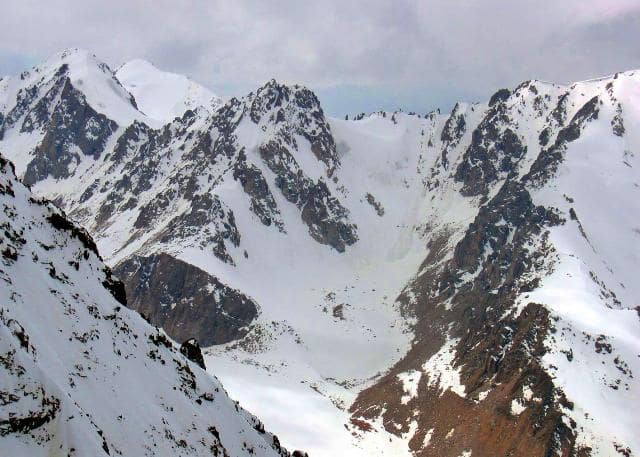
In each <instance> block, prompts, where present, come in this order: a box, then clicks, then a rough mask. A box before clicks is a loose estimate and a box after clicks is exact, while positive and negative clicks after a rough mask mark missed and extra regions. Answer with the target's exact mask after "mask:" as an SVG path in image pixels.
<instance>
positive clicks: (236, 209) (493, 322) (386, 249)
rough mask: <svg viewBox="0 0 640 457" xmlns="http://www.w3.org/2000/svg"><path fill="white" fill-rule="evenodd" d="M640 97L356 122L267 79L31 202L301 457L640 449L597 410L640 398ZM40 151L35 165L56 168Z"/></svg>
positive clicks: (608, 93)
mask: <svg viewBox="0 0 640 457" xmlns="http://www.w3.org/2000/svg"><path fill="white" fill-rule="evenodd" d="M639 85H640V83H639V81H638V75H637V74H636V73H635V72H627V73H621V74H618V75H615V76H612V77H609V78H604V79H602V80H596V81H588V82H584V83H578V84H576V85H573V86H570V87H565V86H559V85H554V84H548V83H542V82H539V81H533V82H526V83H523V84H521V85H520V86H518V87H517V88H516V89H514V90H513V91H511V90H506V89H505V90H501V91H498V92H497V93H496V94H495V95H494V96H493V97H492V98H491V100H490V101H489V102H488V103H486V104H472V105H468V104H462V103H461V104H458V105H456V107H455V108H454V110H453V111H452V113H450V114H449V115H441V114H439V113H430V114H428V115H426V116H416V115H406V114H402V113H377V114H373V115H371V116H369V117H366V118H363V119H361V120H358V121H351V122H349V121H342V120H336V119H327V118H326V117H325V116H324V113H323V112H322V108H321V107H320V105H319V103H318V101H317V99H316V98H315V96H314V95H313V93H311V92H310V91H308V90H307V89H305V88H302V87H299V86H284V85H281V84H278V83H277V82H275V81H271V82H269V83H267V84H265V85H264V86H263V87H261V88H260V89H258V90H257V91H256V92H254V93H251V94H248V95H247V96H246V97H243V98H241V99H231V100H229V101H227V102H226V103H225V104H224V105H222V106H221V107H220V108H218V109H217V110H215V111H213V112H211V113H208V112H206V111H202V110H198V111H196V112H194V113H192V112H189V113H186V114H185V115H184V116H182V117H181V118H179V119H175V120H172V122H170V123H168V124H166V125H164V126H163V127H161V128H153V126H149V125H148V123H147V124H145V121H144V120H141V121H138V122H135V123H133V124H130V125H129V126H128V127H126V128H121V129H119V130H118V132H116V133H115V134H114V135H113V136H112V137H111V141H110V142H109V143H108V144H105V145H104V149H103V151H102V152H103V153H101V154H99V155H98V156H97V157H95V158H87V157H84V158H82V157H81V158H82V160H80V161H79V163H80V165H79V166H78V167H77V168H75V169H73V170H71V171H70V172H68V173H58V174H55V173H50V174H49V175H45V176H43V174H42V173H40V174H36V177H37V179H36V180H35V181H34V189H35V190H36V191H37V192H39V193H42V194H45V195H48V196H50V197H52V198H56V200H57V201H58V202H59V203H60V204H61V205H63V206H64V207H65V209H67V210H68V211H69V212H70V214H71V215H72V217H74V218H75V219H76V220H78V221H80V222H81V223H82V224H83V225H85V226H86V227H87V228H88V229H89V230H90V231H91V232H92V233H93V234H94V236H95V237H96V240H97V243H98V245H99V247H100V249H101V252H103V253H104V254H105V256H106V258H107V261H108V262H109V263H110V264H111V265H114V266H116V268H117V271H118V274H119V275H120V276H122V278H123V279H124V280H125V282H126V284H127V290H128V292H129V294H130V296H131V298H132V301H131V305H132V306H134V307H136V309H140V310H143V309H144V310H145V313H148V310H151V311H152V314H151V315H150V317H151V319H152V320H153V321H155V322H164V323H165V324H163V325H166V326H167V328H168V329H170V331H171V332H172V334H173V335H174V336H176V337H177V338H180V339H186V338H188V337H190V336H196V337H197V338H198V339H200V340H202V341H208V343H207V344H210V343H211V344H214V343H224V344H222V345H216V346H213V347H211V348H209V349H208V350H207V351H206V353H207V355H206V357H207V360H208V362H209V364H210V365H211V366H215V367H216V368H215V371H216V373H217V374H218V375H219V376H220V377H221V378H222V379H223V381H224V383H225V386H227V387H228V388H229V389H230V391H231V393H232V394H233V395H234V396H237V397H238V398H241V399H242V401H243V404H246V405H247V407H249V408H250V409H251V410H252V411H254V412H257V413H259V415H260V416H261V417H263V418H264V420H265V421H267V422H268V423H269V424H272V427H273V429H274V431H276V432H278V433H279V434H280V435H281V437H282V438H283V442H286V443H287V444H289V443H290V444H292V445H293V446H296V447H304V448H306V449H308V450H310V451H312V452H313V454H314V455H377V454H384V455H409V453H411V452H412V453H414V454H416V455H438V456H447V455H452V456H458V455H461V454H463V453H467V454H468V453H469V452H472V453H473V455H476V456H478V455H480V456H482V455H503V454H508V453H512V454H515V455H532V456H533V455H536V456H537V455H548V454H552V453H554V452H564V453H565V454H567V455H571V454H574V455H577V454H578V453H579V452H582V453H583V454H585V453H587V449H586V448H585V446H590V447H591V448H592V449H591V454H592V455H593V456H596V455H611V453H612V452H616V451H615V449H616V447H617V448H619V449H621V450H622V452H626V448H627V447H629V449H630V451H629V452H637V448H638V445H637V443H636V442H635V441H634V435H633V433H632V432H633V430H634V429H635V428H637V420H636V419H635V417H634V416H633V415H632V414H630V413H627V412H625V411H624V409H623V408H621V407H619V406H616V407H615V411H616V414H617V416H618V420H617V422H616V428H615V429H613V430H612V429H611V428H610V426H608V425H607V421H606V419H605V418H604V417H603V411H606V410H607V407H606V405H622V404H624V403H625V402H626V403H629V402H633V401H634V399H637V395H638V394H637V389H638V387H637V385H636V384H637V383H636V384H634V381H633V378H631V376H632V375H633V372H634V371H636V372H637V370H638V367H637V366H636V365H637V357H636V356H637V354H638V353H639V352H640V343H639V341H638V334H639V332H638V318H637V314H636V311H634V307H635V306H637V304H638V302H639V301H640V299H639V296H640V293H639V291H638V290H637V288H636V287H635V286H634V281H633V272H634V271H635V270H637V266H638V265H639V264H640V261H639V255H638V246H639V243H638V239H637V237H638V235H637V227H635V225H634V224H635V218H634V215H635V214H638V209H639V208H638V207H637V201H638V199H637V191H638V190H637V189H638V174H637V169H638V168H637V165H636V160H637V159H635V156H634V150H635V149H636V148H637V145H638V144H639V138H638V129H637V123H638V108H637V107H638V106H640V97H639V94H638V87H639ZM594 97H596V98H595V101H594ZM143 111H144V110H143ZM7 132H8V134H11V135H16V136H19V137H22V136H23V133H22V132H18V133H16V129H15V127H12V126H11V125H8V126H7ZM25 145H26V146H24V148H23V149H22V150H20V151H19V152H20V153H21V155H20V157H22V158H23V159H24V160H25V161H27V164H22V167H23V169H24V167H26V168H29V167H28V164H29V161H33V160H35V159H36V158H37V157H40V156H41V155H42V154H39V153H38V152H37V151H34V150H29V147H28V145H27V144H26V143H25ZM64 151H65V148H62V152H64ZM64 157H65V155H64V154H60V155H58V154H57V153H56V154H50V155H49V156H48V162H47V163H48V164H49V165H52V164H56V163H57V162H58V161H59V160H60V158H62V159H64ZM64 163H65V160H62V165H64ZM32 168H33V166H32ZM40 168H42V167H40ZM49 168H50V169H53V170H58V169H59V168H60V166H50V167H49ZM45 169H46V167H45ZM621 195H623V196H625V198H621V197H620V196H621ZM613 221H616V223H614V222H613ZM636 225H637V224H636ZM618 240H621V241H618ZM622 246H624V249H622V248H621V247H622ZM621 249H622V250H623V253H622V254H621V253H620V250H621ZM569 275H570V276H569ZM163 284H167V287H166V288H165V287H160V286H161V285H163ZM585 316H593V317H587V318H585ZM207 318H209V319H212V320H213V321H214V322H224V327H225V331H224V332H220V331H218V330H216V331H213V330H210V329H207V328H203V326H202V325H197V324H199V323H201V322H203V321H204V320H205V319H207ZM585 319H587V320H585ZM605 323H609V324H610V325H606V326H605V325H604V324H605ZM596 324H598V325H596ZM205 327H207V326H205ZM574 333H575V335H576V336H575V337H574V336H573V335H574ZM576 339H579V340H580V343H578V341H577V340H576ZM601 362H605V363H604V364H603V363H601ZM594 365H597V366H598V367H601V370H600V368H599V369H598V370H594V369H593V367H594ZM576 367H583V368H580V369H583V370H590V371H589V373H590V374H591V373H598V375H597V376H589V377H586V376H583V377H582V378H577V377H575V376H572V375H571V373H572V371H573V370H577V368H576ZM623 375H624V376H623ZM585 379H587V380H588V382H586V381H585ZM625 383H626V384H625ZM609 385H611V386H613V387H607V386H609ZM291 398H295V399H296V402H295V405H292V404H291V403H290V402H289V401H288V399H291ZM571 408H573V409H571ZM585 414H588V415H589V417H591V418H592V419H589V420H587V419H585ZM572 421H573V422H572ZM618 423H619V424H620V425H619V426H618V425H617V424H618ZM487 424H490V428H486V427H487ZM491 427H492V428H491ZM498 438H499V439H498ZM587 455H588V453H587Z"/></svg>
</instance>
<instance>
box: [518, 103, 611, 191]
mask: <svg viewBox="0 0 640 457" xmlns="http://www.w3.org/2000/svg"><path fill="white" fill-rule="evenodd" d="M560 103H562V101H561V102H560ZM560 103H559V105H560ZM599 106H600V100H599V98H598V96H595V97H593V98H592V99H591V100H589V101H588V102H587V103H585V104H584V105H583V106H582V107H581V108H580V109H579V110H578V112H576V114H575V115H574V116H573V118H571V121H570V122H569V124H568V125H567V126H565V127H564V128H562V129H561V130H560V132H558V135H557V137H556V140H555V141H554V143H553V144H552V145H551V146H549V147H548V148H547V149H543V150H542V152H541V153H540V154H539V155H538V157H537V159H536V160H535V162H534V163H533V165H532V166H531V169H530V170H529V173H528V174H527V175H526V176H525V181H527V182H530V183H533V184H534V185H542V184H544V183H545V182H547V181H548V180H549V179H550V178H551V177H552V176H554V175H555V173H556V171H557V170H558V166H559V165H560V164H561V163H562V161H563V160H564V153H565V151H566V149H567V144H568V143H570V142H572V141H575V140H577V139H578V138H579V137H580V133H581V132H582V129H583V128H584V126H585V125H586V124H587V123H588V122H590V121H592V120H594V119H598V113H599V111H600V109H599Z"/></svg>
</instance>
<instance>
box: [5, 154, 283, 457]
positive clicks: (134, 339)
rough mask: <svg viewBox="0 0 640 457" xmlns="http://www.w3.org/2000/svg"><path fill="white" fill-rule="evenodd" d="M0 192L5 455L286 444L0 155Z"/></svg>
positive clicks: (188, 451)
mask: <svg viewBox="0 0 640 457" xmlns="http://www.w3.org/2000/svg"><path fill="white" fill-rule="evenodd" d="M0 203H1V206H2V211H0V226H1V227H2V230H3V237H2V238H0V250H1V252H2V257H1V259H0V283H1V284H2V287H0V380H1V383H0V400H1V408H0V448H1V449H2V454H3V455H15V456H18V455H29V456H40V455H41V456H50V455H82V456H104V455H157V456H161V455H164V456H176V455H184V456H187V455H188V456H194V455H202V456H205V455H220V456H222V455H225V456H232V455H233V456H235V455H237V456H241V455H242V456H249V455H264V456H289V455H290V454H289V453H288V452H287V451H286V450H285V449H283V448H281V447H280V444H279V441H278V439H277V437H275V436H274V435H271V434H270V433H267V432H265V430H264V425H263V424H262V423H261V422H260V421H259V420H258V419H256V418H255V417H254V416H252V415H250V414H249V413H247V412H246V411H244V410H243V409H241V408H240V407H239V406H238V404H237V403H236V402H234V401H233V400H231V399H230V398H229V397H228V395H227V393H226V391H225V390H224V389H223V388H222V385H221V384H220V382H219V381H218V380H217V379H215V378H214V377H212V376H210V375H209V374H207V373H206V372H205V371H204V370H203V369H202V368H200V367H199V366H198V365H197V364H196V363H194V362H192V361H190V360H189V359H187V358H186V357H185V355H183V353H186V354H187V355H189V352H188V351H184V349H191V351H192V353H194V354H197V348H196V346H194V345H193V344H192V345H191V346H189V345H183V346H182V347H178V346H176V344H175V343H174V342H173V341H172V340H171V339H169V338H168V337H167V336H166V334H165V333H164V332H163V331H162V330H159V329H158V328H156V327H153V326H151V325H150V324H148V323H147V322H145V321H144V320H143V319H142V317H140V315H139V314H137V313H136V312H133V311H131V310H129V309H128V308H126V307H125V306H124V305H126V298H125V291H124V285H123V284H122V283H120V282H119V281H117V280H115V279H114V278H113V277H112V275H111V270H110V269H109V268H108V267H106V266H105V265H104V263H103V262H102V259H101V258H100V256H99V255H98V251H97V249H96V245H95V243H94V242H93V240H92V239H91V237H90V236H89V235H88V234H87V233H86V232H85V231H84V230H82V229H80V228H78V227H77V226H75V225H74V224H73V223H71V222H70V221H69V220H68V219H67V218H66V216H65V214H64V213H62V212H61V211H60V210H59V209H57V208H56V207H55V206H54V205H52V204H51V203H49V202H48V201H46V200H42V199H38V198H36V197H34V196H33V194H32V193H31V192H30V191H29V189H28V188H26V187H25V186H24V185H23V184H21V183H20V182H19V181H18V180H17V178H16V176H15V174H14V171H13V167H12V165H11V163H10V162H8V161H7V160H6V159H4V158H3V157H2V156H0ZM194 359H195V358H194ZM196 360H197V359H196Z"/></svg>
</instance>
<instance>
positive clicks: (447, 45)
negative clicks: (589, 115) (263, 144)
mask: <svg viewBox="0 0 640 457" xmlns="http://www.w3.org/2000/svg"><path fill="white" fill-rule="evenodd" d="M0 6H1V9H0V12H1V14H0V74H13V73H16V72H18V71H20V70H22V69H23V68H25V67H29V66H31V65H33V64H36V63H38V62H39V61H40V60H42V59H44V58H46V57H47V56H49V55H51V54H53V53H55V52H58V51H60V50H62V49H64V48H69V47H81V48H85V49H88V50H90V51H92V52H94V53H95V54H96V55H97V56H98V57H99V58H101V59H103V60H104V61H106V62H107V63H108V64H109V65H110V66H112V68H115V67H117V66H118V65H119V64H121V63H123V62H124V61H127V60H129V59H132V58H144V59H147V60H150V61H151V62H153V63H154V64H155V65H156V66H157V67H159V68H161V69H165V70H170V71H174V72H178V73H184V74H186V75H188V76H190V77H191V78H192V79H194V80H196V81H198V82H200V83H202V84H204V85H206V86H208V87H210V88H211V89H213V90H214V91H215V92H217V93H219V94H221V95H242V94H244V93H246V92H248V91H251V90H253V89H255V88H256V87H257V86H258V85H260V84H262V83H263V82H264V81H266V80H268V79H270V78H276V79H278V80H281V81H284V82H289V83H301V84H305V85H307V86H308V87H310V88H312V89H314V90H315V91H316V93H318V95H319V96H320V98H321V100H322V102H323V106H324V107H325V109H326V110H327V111H328V112H330V113H331V114H334V115H344V113H356V112H360V111H367V112H370V111H374V110H377V109H380V108H383V109H395V108H396V107H402V108H404V109H406V110H414V111H419V112H426V111H429V110H431V109H434V108H436V107H442V108H443V109H449V108H450V107H451V105H452V104H453V103H454V102H455V101H456V100H465V101H478V100H485V99H487V98H488V97H489V96H490V95H491V94H492V93H493V92H494V91H495V89H497V88H500V87H512V86H515V85H517V84H518V83H519V82H520V81H522V80H526V79H532V78H537V79H543V80H549V81H556V82H569V81H574V80H580V79H587V78H592V77H595V76H599V75H604V74H609V73H613V72H616V71H620V70H628V69H632V68H640V45H639V44H638V43H640V0H546V1H540V0H522V1H518V0H423V1H408V0H391V1H387V2H382V1H349V0H338V1H323V0H315V1H309V2H307V1H303V0H302V1H301V0H297V1H285V0H268V1H264V0H256V1H239V0H229V1H214V0H127V1H125V0H102V1H97V0H76V1H71V0H68V1H63V0H40V1H35V0H0Z"/></svg>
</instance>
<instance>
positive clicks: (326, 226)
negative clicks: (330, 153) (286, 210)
mask: <svg viewBox="0 0 640 457" xmlns="http://www.w3.org/2000/svg"><path fill="white" fill-rule="evenodd" d="M260 156H261V157H262V159H263V160H264V161H265V162H266V163H267V166H268V167H269V168H270V169H271V171H273V172H274V173H275V174H276V186H277V187H278V188H279V189H280V190H281V191H282V194H283V195H284V197H285V198H286V199H287V200H288V201H290V202H291V203H294V204H295V205H296V206H297V207H298V208H300V209H301V213H300V216H301V218H302V220H303V221H304V223H305V224H306V225H307V226H308V227H309V234H310V235H311V236H312V237H313V239H315V240H316V241H317V242H319V243H322V244H328V245H329V246H331V247H333V248H334V249H335V250H337V251H338V252H344V250H345V247H346V246H348V245H351V244H353V243H355V242H356V241H357V240H358V237H357V234H356V229H357V227H356V226H355V225H354V224H351V223H349V220H348V211H347V209H346V208H344V207H343V206H342V205H341V204H340V202H339V201H338V199H337V198H335V197H334V196H333V195H331V193H330V192H329V189H328V188H327V185H326V184H325V183H324V182H323V181H322V180H318V182H315V183H314V182H313V181H312V180H311V179H310V178H309V177H307V176H306V175H305V174H304V173H303V172H302V170H301V169H300V167H299V166H298V163H297V162H296V160H295V158H294V157H293V155H291V153H290V152H289V151H288V150H287V149H286V148H285V147H284V146H282V145H280V144H278V143H276V142H270V143H267V144H265V145H262V146H261V147H260Z"/></svg>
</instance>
